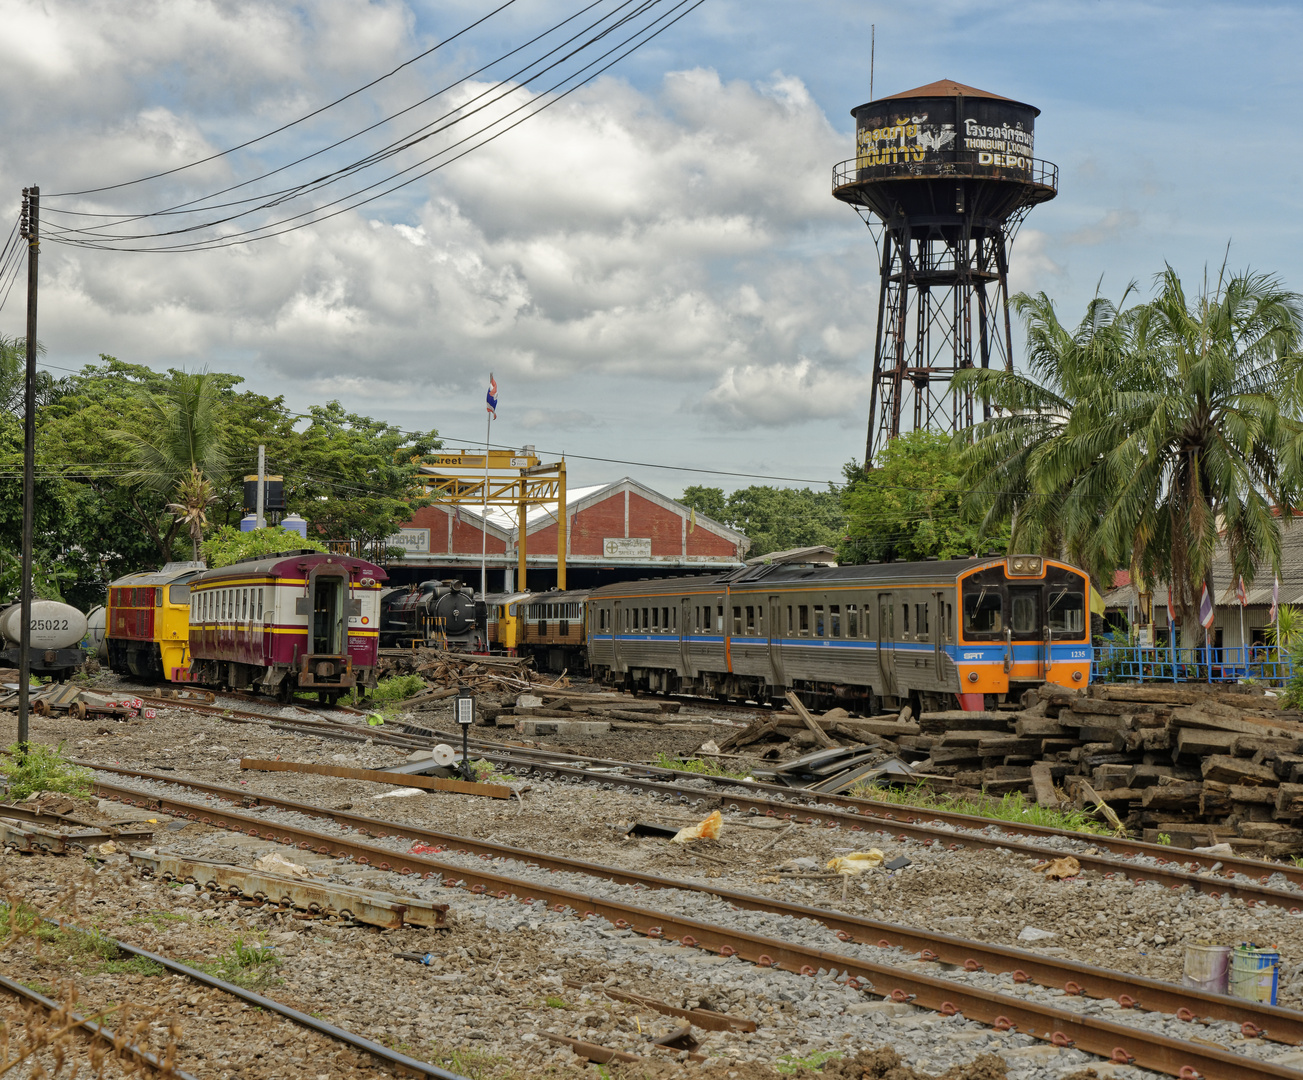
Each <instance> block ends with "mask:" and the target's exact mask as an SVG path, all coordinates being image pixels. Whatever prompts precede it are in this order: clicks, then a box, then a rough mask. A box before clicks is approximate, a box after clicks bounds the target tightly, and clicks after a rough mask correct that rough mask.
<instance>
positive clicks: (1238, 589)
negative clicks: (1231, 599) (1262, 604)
mask: <svg viewBox="0 0 1303 1080" xmlns="http://www.w3.org/2000/svg"><path fill="white" fill-rule="evenodd" d="M1235 598H1236V599H1237V600H1239V602H1240V607H1247V606H1248V603H1249V594H1248V592H1247V591H1245V588H1244V578H1240V579H1239V580H1237V581H1236V582H1235Z"/></svg>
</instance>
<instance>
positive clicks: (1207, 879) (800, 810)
mask: <svg viewBox="0 0 1303 1080" xmlns="http://www.w3.org/2000/svg"><path fill="white" fill-rule="evenodd" d="M484 756H485V757H486V758H487V759H488V760H490V761H496V762H497V763H498V764H505V765H516V766H518V767H527V768H530V769H532V770H533V771H535V772H537V773H539V774H542V775H544V776H546V775H547V774H549V773H555V774H558V775H568V776H574V777H578V778H580V779H583V780H588V781H597V782H599V783H605V784H611V785H612V786H616V785H620V784H624V785H627V786H637V787H640V788H643V789H644V790H646V789H650V790H653V791H668V792H673V793H676V794H679V795H680V796H681V797H687V796H689V795H692V796H695V797H696V798H697V799H702V798H703V796H704V797H706V798H709V799H711V800H712V803H713V804H714V805H719V806H722V807H724V808H726V809H730V810H738V811H748V812H754V813H756V814H764V815H765V816H766V817H777V818H780V819H782V820H790V821H798V822H802V823H804V824H817V825H824V826H827V827H829V828H838V827H846V828H848V829H850V830H851V831H852V832H863V831H866V830H873V831H883V832H891V833H895V834H896V835H897V838H908V839H913V840H921V841H923V842H924V843H927V842H929V841H931V842H934V843H936V842H940V843H944V844H946V845H947V847H955V848H962V847H977V848H986V849H995V848H1004V849H1005V850H1007V851H1017V852H1020V853H1022V854H1025V855H1029V856H1033V857H1035V858H1037V859H1042V860H1051V859H1057V858H1060V857H1061V856H1063V855H1071V856H1072V857H1073V858H1074V859H1076V860H1077V862H1078V864H1079V865H1080V866H1081V867H1082V868H1084V869H1089V870H1095V871H1097V872H1098V873H1101V874H1104V875H1105V876H1112V877H1122V878H1125V879H1127V880H1129V881H1131V882H1132V883H1133V884H1136V885H1140V884H1143V883H1144V882H1146V881H1156V882H1160V883H1162V884H1164V885H1167V886H1168V887H1169V888H1173V889H1179V888H1182V887H1183V886H1187V885H1188V886H1190V887H1191V888H1193V889H1194V890H1195V891H1196V892H1205V893H1208V894H1209V895H1210V896H1212V897H1213V898H1214V899H1220V898H1221V897H1222V896H1229V897H1232V898H1234V899H1240V900H1244V901H1245V902H1246V903H1253V904H1256V903H1265V904H1270V905H1272V906H1274V907H1282V908H1285V909H1286V910H1288V911H1290V912H1291V913H1293V912H1299V911H1303V893H1300V892H1292V891H1290V890H1288V889H1277V888H1273V887H1271V886H1269V885H1266V884H1263V883H1261V881H1259V882H1257V883H1252V882H1240V881H1235V880H1233V876H1234V875H1233V873H1232V874H1227V875H1226V876H1224V877H1222V878H1217V877H1214V876H1213V875H1212V873H1211V872H1209V873H1206V874H1198V873H1195V872H1193V871H1190V870H1182V869H1179V868H1175V867H1172V866H1170V865H1169V866H1137V865H1136V864H1135V863H1132V862H1127V861H1126V860H1124V859H1117V858H1110V857H1108V856H1103V855H1088V854H1086V853H1085V852H1076V851H1071V852H1065V851H1063V850H1062V849H1060V848H1052V847H1045V846H1041V845H1039V844H1033V843H1027V842H1025V841H1020V840H1013V839H1010V838H1008V837H1002V836H991V835H990V834H988V833H986V832H977V833H972V832H959V831H957V830H956V829H954V828H947V827H945V826H944V825H927V824H925V823H924V821H923V819H921V818H917V817H916V818H911V819H910V820H908V821H902V820H901V819H900V818H888V817H878V816H876V815H874V814H869V813H856V812H855V810H854V809H848V810H825V809H823V808H821V807H809V806H797V805H793V804H790V803H778V802H774V801H773V800H771V799H763V798H755V797H749V796H746V795H742V794H722V795H715V794H713V793H709V792H703V791H702V790H701V789H699V788H682V787H675V786H674V785H672V784H663V783H660V782H658V781H655V780H640V779H636V778H631V777H624V776H621V777H616V776H610V775H608V774H605V773H592V772H588V771H586V770H583V769H578V768H574V767H571V766H564V765H556V764H543V763H541V762H533V761H528V760H525V759H520V758H514V757H513V756H512V755H508V754H498V755H493V754H486V755H484ZM975 820H977V821H981V822H983V823H984V824H985V825H987V826H990V825H999V824H1003V823H1002V822H992V821H988V820H986V819H982V818H978V819H975ZM1077 835H1078V836H1079V837H1080V834H1077Z"/></svg>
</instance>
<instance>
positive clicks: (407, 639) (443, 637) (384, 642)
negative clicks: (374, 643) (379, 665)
mask: <svg viewBox="0 0 1303 1080" xmlns="http://www.w3.org/2000/svg"><path fill="white" fill-rule="evenodd" d="M487 640H488V638H487V634H486V626H485V606H484V604H483V602H477V601H476V599H475V594H474V593H473V592H471V591H470V589H468V588H466V586H465V585H463V584H462V583H461V582H460V581H455V580H448V581H423V582H421V583H420V584H419V585H415V586H412V587H411V588H410V589H390V590H387V591H385V592H384V593H382V594H381V597H380V645H381V647H382V648H392V647H401V646H410V645H417V644H420V645H433V646H437V647H439V648H444V649H470V650H471V651H474V652H481V651H484V650H485V649H486V644H485V643H486V641H487Z"/></svg>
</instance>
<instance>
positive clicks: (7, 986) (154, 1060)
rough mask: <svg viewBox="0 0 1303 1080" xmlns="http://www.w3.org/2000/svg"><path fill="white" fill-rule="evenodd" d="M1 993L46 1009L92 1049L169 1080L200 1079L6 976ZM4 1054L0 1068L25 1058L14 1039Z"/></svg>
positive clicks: (1, 980) (0, 978)
mask: <svg viewBox="0 0 1303 1080" xmlns="http://www.w3.org/2000/svg"><path fill="white" fill-rule="evenodd" d="M0 989H3V990H5V991H7V992H8V993H10V994H12V995H13V996H14V997H17V998H21V999H22V1000H24V1001H27V1002H30V1003H31V1004H32V1005H35V1006H37V1007H38V1008H40V1009H43V1010H44V1011H45V1013H46V1014H47V1015H49V1016H50V1018H51V1019H53V1020H57V1021H59V1022H60V1023H62V1024H63V1025H64V1026H65V1027H67V1028H79V1029H80V1030H81V1031H83V1032H86V1033H87V1034H88V1035H89V1036H90V1039H91V1044H92V1048H93V1047H95V1046H98V1047H101V1048H103V1049H104V1050H106V1051H108V1052H109V1053H110V1054H117V1055H122V1056H124V1057H128V1058H130V1059H131V1060H132V1061H134V1062H136V1063H137V1065H139V1066H142V1067H143V1068H144V1069H146V1070H148V1071H150V1072H152V1073H156V1074H157V1075H159V1076H164V1077H170V1078H172V1080H198V1078H197V1077H196V1076H194V1075H193V1074H192V1073H188V1072H185V1071H184V1070H182V1069H178V1068H176V1067H175V1066H173V1065H171V1064H170V1063H168V1062H165V1061H162V1060H160V1059H159V1057H158V1055H157V1054H154V1053H151V1052H150V1051H149V1050H145V1049H143V1048H142V1047H140V1046H138V1045H136V1044H135V1043H133V1042H129V1041H128V1040H127V1039H125V1038H123V1037H122V1036H120V1035H116V1034H114V1032H113V1031H112V1029H111V1028H109V1027H108V1025H106V1024H101V1023H99V1022H98V1021H96V1020H92V1019H90V1018H89V1017H85V1016H82V1015H80V1014H79V1013H75V1012H73V1011H72V1010H71V1009H70V1008H68V1007H67V1006H65V1005H61V1004H60V1003H59V1002H57V1001H54V1000H53V999H51V998H48V997H46V996H45V995H44V994H41V993H38V992H37V991H35V990H33V989H32V988H31V987H30V986H25V985H24V984H23V983H20V982H16V981H15V980H13V979H10V978H7V977H6V976H4V975H0ZM5 1050H6V1051H7V1053H0V1064H9V1062H6V1061H4V1058H7V1057H8V1056H9V1054H13V1053H18V1054H20V1055H22V1053H23V1048H22V1046H21V1045H18V1044H17V1041H16V1040H14V1039H13V1037H12V1035H11V1037H10V1039H9V1041H8V1043H7V1045H6V1047H5ZM39 1054H40V1050H39V1049H38V1050H36V1051H34V1052H33V1053H32V1056H33V1057H36V1056H39ZM22 1061H23V1057H22V1056H20V1057H18V1058H16V1059H13V1062H12V1063H13V1064H14V1065H17V1064H19V1063H21V1062H22ZM6 1071H8V1070H6Z"/></svg>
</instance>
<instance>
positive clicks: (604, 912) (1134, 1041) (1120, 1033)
mask: <svg viewBox="0 0 1303 1080" xmlns="http://www.w3.org/2000/svg"><path fill="white" fill-rule="evenodd" d="M97 787H99V788H100V789H101V790H102V791H104V793H105V794H112V792H110V791H109V790H107V789H108V788H110V787H112V785H103V784H99V785H97ZM117 790H118V791H124V792H126V793H127V794H128V795H129V796H134V797H135V798H137V799H140V800H141V801H143V802H145V803H147V804H149V805H151V806H153V807H155V808H156V809H158V810H159V811H162V812H165V813H171V814H175V815H177V816H181V815H184V816H187V817H189V816H190V815H192V814H193V815H194V817H195V819H196V820H198V821H200V822H201V823H204V824H209V825H216V826H217V827H219V828H221V827H225V828H228V829H235V830H238V831H240V832H243V833H246V834H247V835H252V836H260V837H262V838H263V839H266V840H269V841H272V842H275V843H282V844H287V845H289V846H293V847H297V848H299V849H301V850H314V851H316V852H317V853H319V854H323V855H334V856H335V857H336V858H341V859H353V860H354V861H356V862H358V863H359V864H363V865H372V864H373V865H375V867H376V868H378V869H381V870H395V871H397V872H398V873H405V874H420V875H421V876H422V877H427V876H434V875H447V876H442V877H441V884H442V885H443V886H444V887H445V888H453V887H461V888H467V889H469V890H471V891H472V892H475V893H477V894H481V895H485V894H493V895H495V896H496V897H497V898H498V899H500V900H507V899H509V898H510V897H512V896H516V897H519V898H520V900H521V902H522V903H527V904H529V905H531V906H532V905H533V904H534V903H537V902H539V901H542V902H544V903H546V904H548V905H549V906H550V907H552V909H553V910H555V911H559V912H565V911H570V912H573V913H575V914H577V915H579V916H580V917H582V918H588V917H589V916H590V915H599V916H601V917H602V918H604V919H606V920H607V921H608V922H610V923H611V924H612V925H614V926H615V927H616V928H617V929H628V930H631V931H633V932H634V933H638V934H642V935H644V936H647V937H651V938H655V939H665V938H668V939H676V940H678V942H679V943H680V944H681V945H683V946H685V947H689V948H692V947H701V948H703V949H705V950H707V951H709V952H714V953H718V954H720V955H722V956H738V957H739V958H740V959H742V960H745V961H750V962H751V963H754V964H757V965H759V966H762V967H777V968H782V969H783V970H787V971H794V972H798V973H800V974H803V975H811V976H817V975H818V973H819V971H820V970H821V969H824V970H828V971H834V970H835V971H837V972H839V973H840V974H842V975H845V976H848V977H849V979H850V980H851V985H852V986H853V987H854V988H863V987H862V985H861V980H863V981H864V982H867V983H868V984H869V986H868V988H867V989H869V990H870V992H872V993H874V994H876V995H878V996H880V997H885V998H889V999H891V1000H893V1001H900V1002H916V1003H917V1004H918V1005H919V1006H921V1007H923V1008H927V1009H931V1010H933V1011H936V1012H940V1013H942V1014H943V1015H945V1016H952V1015H955V1014H957V1013H962V1014H963V1015H964V1016H965V1017H967V1018H968V1019H971V1020H977V1021H979V1022H981V1023H985V1024H989V1025H991V1026H994V1027H996V1028H998V1029H1000V1030H1018V1031H1021V1032H1023V1033H1025V1034H1029V1035H1032V1036H1034V1037H1036V1038H1039V1039H1044V1040H1048V1041H1050V1042H1052V1043H1053V1044H1054V1045H1057V1046H1078V1047H1080V1048H1081V1049H1082V1050H1085V1051H1087V1052H1089V1053H1092V1054H1097V1055H1099V1056H1101V1057H1104V1058H1108V1059H1111V1060H1114V1061H1117V1062H1120V1063H1134V1064H1136V1065H1139V1066H1140V1067H1142V1068H1149V1069H1154V1070H1156V1071H1158V1072H1164V1073H1167V1074H1169V1075H1172V1076H1178V1077H1182V1078H1183V1080H1191V1078H1193V1077H1206V1078H1207V1080H1221V1078H1225V1080H1232V1078H1234V1080H1266V1078H1268V1077H1273V1078H1277V1080H1303V1072H1300V1071H1298V1070H1295V1069H1288V1068H1283V1067H1281V1066H1278V1065H1274V1064H1272V1063H1270V1062H1265V1061H1261V1060H1258V1059H1255V1058H1252V1057H1247V1056H1245V1055H1241V1054H1235V1053H1232V1052H1230V1051H1227V1050H1223V1049H1218V1048H1214V1047H1210V1046H1207V1045H1203V1044H1199V1043H1193V1042H1185V1041H1183V1040H1180V1039H1173V1038H1170V1037H1168V1036H1165V1035H1159V1034H1157V1033H1155V1032H1151V1031H1146V1030H1144V1029H1143V1028H1133V1027H1128V1026H1127V1025H1125V1024H1119V1023H1114V1022H1113V1021H1109V1020H1104V1019H1100V1018H1098V1017H1092V1016H1085V1015H1081V1014H1078V1013H1075V1012H1072V1011H1069V1010H1065V1009H1060V1008H1056V1007H1054V1006H1052V1005H1046V1004H1043V1003H1041V1002H1036V1001H1030V1000H1026V999H1022V998H1017V997H1011V996H1009V995H1006V994H1001V993H999V992H995V991H988V990H981V989H977V988H974V987H966V986H964V985H963V984H961V983H957V982H954V981H951V980H947V979H943V978H938V977H936V976H932V975H925V974H921V973H916V972H905V971H902V970H901V969H900V968H899V967H896V966H893V965H888V964H879V963H874V962H871V961H865V960H859V959H855V958H852V957H848V956H845V955H842V954H840V953H835V952H829V951H825V950H822V949H814V948H810V947H808V946H802V945H795V944H791V943H788V942H784V941H780V940H778V939H775V938H769V937H765V936H763V935H760V934H751V933H747V932H745V931H741V930H736V929H733V928H730V927H723V926H718V925H716V924H713V923H707V922H701V921H699V920H696V919H689V918H686V917H684V916H680V915H673V914H668V913H666V912H661V911H654V910H651V909H647V908H641V907H637V906H635V905H632V904H625V903H621V902H618V901H614V900H609V899H607V898H605V897H598V896H592V895H590V894H587V893H581V892H576V891H574V890H571V889H562V888H556V887H553V886H548V885H544V884H540V883H538V882H523V881H520V880H519V879H516V878H513V877H510V876H508V875H505V874H498V873H493V872H491V871H484V870H473V869H472V870H468V869H466V868H465V867H461V866H456V865H452V864H449V863H443V862H440V861H438V860H435V859H430V858H427V857H425V856H418V855H411V854H404V853H401V852H395V851H390V850H389V849H387V848H382V847H378V846H376V845H373V844H365V843H361V842H359V841H356V840H351V839H345V838H340V837H336V836H330V835H328V834H326V833H320V832H316V831H315V830H311V829H304V828H300V827H297V826H290V825H285V824H283V823H281V822H268V821H265V820H259V819H258V818H255V817H253V816H251V815H248V814H239V813H236V812H234V811H230V810H215V809H213V808H211V807H206V806H202V805H200V804H197V803H187V802H185V801H184V800H179V799H170V798H166V797H162V796H157V795H145V794H143V793H141V792H137V791H131V790H130V789H117ZM127 801H134V800H133V799H131V798H128V799H127ZM373 860H374V863H373ZM522 893H523V894H524V895H523V897H522V896H521V894H522ZM142 955H147V954H143V951H142ZM1182 1019H1184V1017H1182ZM1189 1019H1190V1020H1195V1019H1196V1017H1195V1016H1194V1014H1193V1013H1191V1015H1190V1017H1189Z"/></svg>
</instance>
